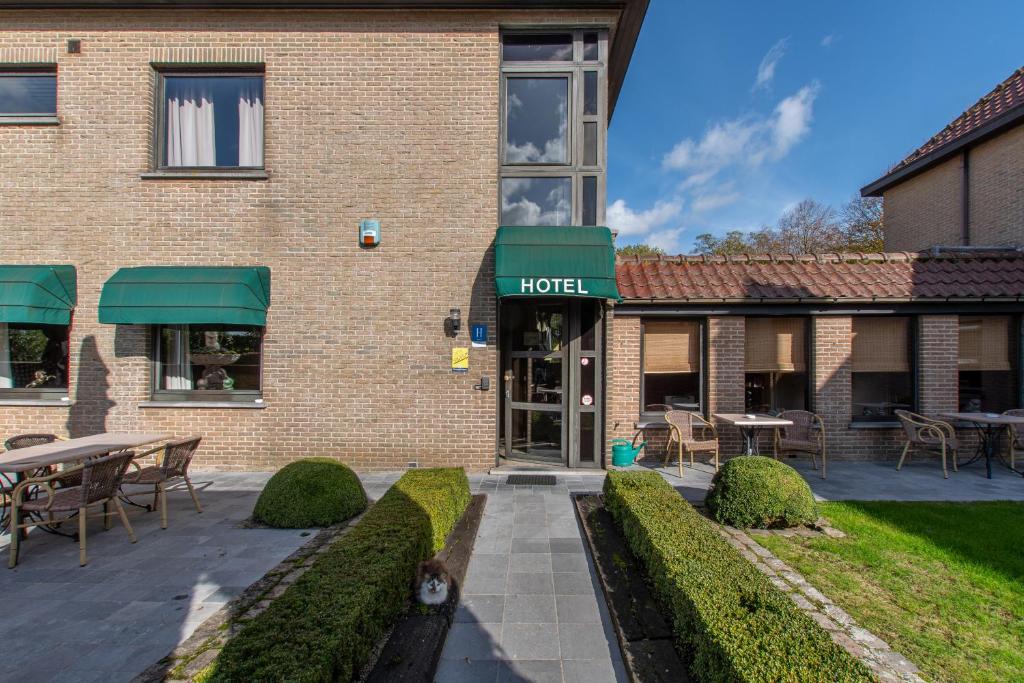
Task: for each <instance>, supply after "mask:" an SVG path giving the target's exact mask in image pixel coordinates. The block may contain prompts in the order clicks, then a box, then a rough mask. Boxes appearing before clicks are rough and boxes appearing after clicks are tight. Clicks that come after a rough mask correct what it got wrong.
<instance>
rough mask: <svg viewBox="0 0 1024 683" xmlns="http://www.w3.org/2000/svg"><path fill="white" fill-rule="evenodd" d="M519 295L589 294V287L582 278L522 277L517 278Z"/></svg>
mask: <svg viewBox="0 0 1024 683" xmlns="http://www.w3.org/2000/svg"><path fill="white" fill-rule="evenodd" d="M519 293H520V294H575V295H577V296H586V295H588V294H590V289H589V285H588V284H587V283H586V281H585V280H584V279H583V278H571V277H523V278H519Z"/></svg>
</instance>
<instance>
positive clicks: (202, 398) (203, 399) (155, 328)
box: [147, 323, 267, 403]
mask: <svg viewBox="0 0 1024 683" xmlns="http://www.w3.org/2000/svg"><path fill="white" fill-rule="evenodd" d="M194 324H196V325H202V324H204V323H194ZM209 326H210V327H224V328H226V329H242V328H248V327H254V328H256V329H259V330H260V345H259V355H260V369H259V380H260V388H259V389H256V390H253V389H231V390H224V389H161V388H160V364H161V357H160V356H161V351H160V347H161V344H160V339H161V331H162V330H163V329H164V328H165V327H174V326H173V325H148V326H147V327H148V328H149V332H150V337H151V339H150V348H151V356H150V399H151V400H152V401H154V402H166V403H210V402H217V403H253V402H255V401H256V400H257V399H258V400H262V399H263V380H264V376H263V368H264V360H263V350H264V346H265V342H266V336H267V329H266V328H265V327H258V326H255V325H237V326H231V325H213V324H210V325H209Z"/></svg>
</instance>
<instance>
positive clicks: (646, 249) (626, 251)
mask: <svg viewBox="0 0 1024 683" xmlns="http://www.w3.org/2000/svg"><path fill="white" fill-rule="evenodd" d="M615 253H616V254H618V255H619V256H664V255H665V250H664V249H662V248H661V247H652V246H651V245H650V244H627V245H625V246H622V247H619V248H618V249H616V250H615Z"/></svg>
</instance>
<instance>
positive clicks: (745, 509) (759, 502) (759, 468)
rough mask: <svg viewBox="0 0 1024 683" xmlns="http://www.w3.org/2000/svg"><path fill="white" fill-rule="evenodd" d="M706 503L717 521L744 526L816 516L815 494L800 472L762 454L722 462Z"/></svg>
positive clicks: (796, 522) (788, 524)
mask: <svg viewBox="0 0 1024 683" xmlns="http://www.w3.org/2000/svg"><path fill="white" fill-rule="evenodd" d="M705 503H706V505H707V506H708V510H710V511H711V514H712V515H713V516H714V518H715V519H717V520H718V521H719V522H721V523H722V524H728V525H730V526H736V527H740V528H743V529H749V528H755V529H775V528H785V527H791V526H797V525H799V524H814V522H815V521H816V520H817V519H818V508H817V505H815V503H814V494H813V493H811V487H810V486H808V485H807V482H806V481H804V478H803V477H801V476H800V473H799V472H797V471H796V470H795V469H793V468H792V467H790V466H789V465H787V464H785V463H781V462H779V461H778V460H775V459H774V458H766V457H764V456H761V455H744V456H741V457H739V458H733V459H732V460H729V461H728V462H726V463H725V464H724V465H722V467H721V469H720V470H718V472H716V473H715V477H714V479H712V480H711V490H710V491H709V492H708V497H707V500H706V501H705Z"/></svg>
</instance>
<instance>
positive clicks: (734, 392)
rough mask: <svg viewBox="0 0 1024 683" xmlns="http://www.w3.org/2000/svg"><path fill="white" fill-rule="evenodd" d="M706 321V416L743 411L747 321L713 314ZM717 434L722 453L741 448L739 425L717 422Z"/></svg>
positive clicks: (736, 317) (730, 453)
mask: <svg viewBox="0 0 1024 683" xmlns="http://www.w3.org/2000/svg"><path fill="white" fill-rule="evenodd" d="M707 325H708V332H707V336H708V344H707V355H708V361H707V367H708V370H707V379H706V380H705V381H706V382H707V397H708V411H707V413H708V416H709V417H710V416H711V415H714V414H715V413H743V410H744V407H745V406H744V389H743V381H744V372H743V367H744V359H745V356H746V352H747V349H746V343H745V341H744V340H745V332H746V321H745V320H744V319H743V318H742V317H739V316H735V317H728V316H712V317H709V318H708V322H707ZM718 436H719V445H720V447H721V449H722V455H723V456H728V455H733V454H736V453H739V452H740V450H741V446H740V444H741V442H742V437H741V436H740V432H739V430H738V429H736V428H735V427H730V426H727V425H721V424H720V425H718Z"/></svg>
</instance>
